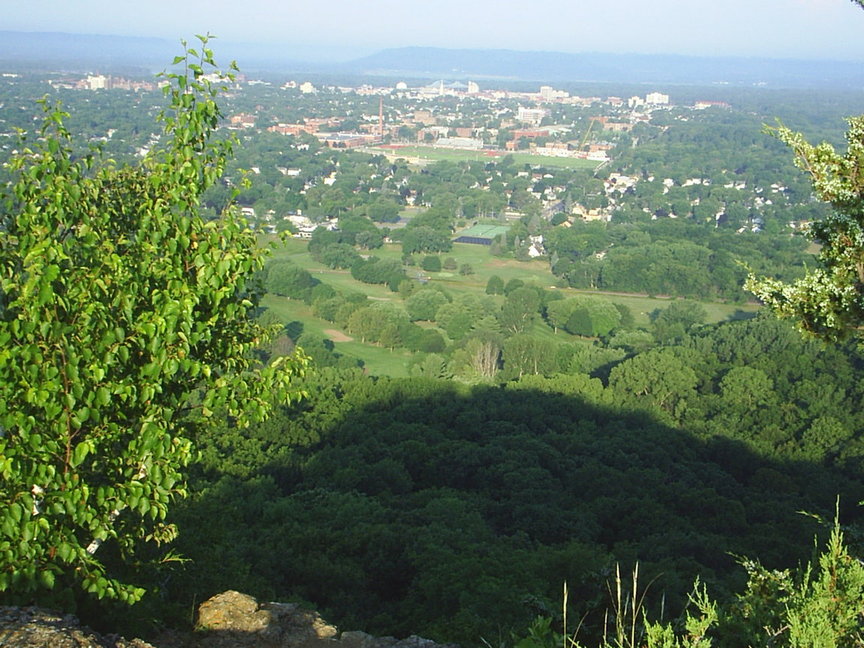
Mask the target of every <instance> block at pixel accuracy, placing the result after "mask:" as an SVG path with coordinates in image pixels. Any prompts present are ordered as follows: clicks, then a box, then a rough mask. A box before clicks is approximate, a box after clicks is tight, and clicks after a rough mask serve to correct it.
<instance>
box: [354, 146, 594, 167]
mask: <svg viewBox="0 0 864 648" xmlns="http://www.w3.org/2000/svg"><path fill="white" fill-rule="evenodd" d="M364 150H365V151H367V152H369V153H373V154H379V155H386V156H387V157H388V158H392V159H396V158H405V159H407V160H408V161H409V162H413V161H414V160H415V159H416V160H418V161H419V160H424V161H427V162H439V161H441V160H449V161H452V162H459V161H461V160H476V161H485V162H495V161H496V160H497V161H500V160H501V159H502V158H503V157H504V156H505V155H510V156H511V157H512V158H513V161H514V162H515V163H516V164H520V165H521V164H528V165H531V166H549V167H560V168H563V169H594V168H596V167H597V166H598V165H599V164H601V163H600V162H597V161H596V160H583V159H581V158H567V157H551V156H548V155H532V154H531V153H526V152H524V151H519V152H516V153H506V152H504V151H485V150H480V151H478V150H474V149H451V148H439V147H436V146H400V147H392V148H383V147H374V148H368V149H364Z"/></svg>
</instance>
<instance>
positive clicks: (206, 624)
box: [0, 591, 458, 648]
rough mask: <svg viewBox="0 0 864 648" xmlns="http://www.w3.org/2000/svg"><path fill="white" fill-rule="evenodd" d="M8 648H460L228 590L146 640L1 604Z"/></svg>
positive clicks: (0, 642)
mask: <svg viewBox="0 0 864 648" xmlns="http://www.w3.org/2000/svg"><path fill="white" fill-rule="evenodd" d="M0 646H2V647H3V648H458V647H457V646H455V645H454V644H444V645H442V644H436V643H435V642H434V641H431V640H429V639H423V638H421V637H416V636H412V637H408V638H407V639H396V638H394V637H373V636H371V635H368V634H366V633H365V632H357V631H352V632H341V633H340V632H339V631H338V630H337V629H336V627H335V626H332V625H330V624H329V623H327V622H326V621H324V619H322V618H321V616H320V615H319V614H318V613H317V612H315V611H313V610H307V609H304V608H301V607H300V606H299V605H295V604H292V603H259V602H258V601H256V600H255V599H254V598H252V597H251V596H248V595H247V594H241V593H240V592H233V591H229V592H224V593H222V594H219V595H217V596H214V597H213V598H211V599H209V600H207V601H205V602H204V603H202V604H201V606H200V607H199V608H198V628H197V629H196V630H195V632H191V633H179V632H170V633H166V634H165V635H163V636H162V637H160V638H158V639H155V640H154V641H153V643H147V642H144V641H141V640H140V639H131V640H129V639H124V638H122V637H117V636H113V635H99V634H97V633H95V632H93V631H92V630H90V629H89V628H87V627H86V626H82V625H81V624H80V623H79V621H78V619H76V618H75V617H74V616H71V615H62V614H58V613H55V612H51V611H49V610H44V609H41V608H13V607H0Z"/></svg>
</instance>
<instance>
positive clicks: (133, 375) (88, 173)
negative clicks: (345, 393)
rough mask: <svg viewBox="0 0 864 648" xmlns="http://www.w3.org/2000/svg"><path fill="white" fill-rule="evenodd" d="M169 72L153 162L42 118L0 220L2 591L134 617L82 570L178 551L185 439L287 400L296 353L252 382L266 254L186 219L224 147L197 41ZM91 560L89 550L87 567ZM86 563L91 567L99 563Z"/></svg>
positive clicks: (99, 579)
mask: <svg viewBox="0 0 864 648" xmlns="http://www.w3.org/2000/svg"><path fill="white" fill-rule="evenodd" d="M201 40H202V49H201V51H200V53H199V52H197V51H195V50H192V49H189V50H187V51H186V55H185V56H181V57H177V59H176V60H175V64H177V63H183V64H184V65H185V69H184V70H183V71H182V72H180V73H176V74H175V73H171V74H167V75H166V76H167V78H168V80H169V81H170V82H171V83H170V84H169V85H167V86H166V94H167V95H168V97H169V99H170V102H171V104H170V109H169V110H168V111H166V112H165V113H164V114H163V115H162V121H163V124H164V130H165V133H164V137H163V139H164V140H166V141H165V144H164V146H163V147H162V148H161V149H159V150H158V151H155V152H153V153H152V154H150V155H148V156H147V157H146V158H145V159H144V160H143V161H142V162H141V163H140V164H139V165H137V166H120V167H118V166H115V165H114V164H112V163H111V162H110V161H102V160H99V159H98V156H96V155H95V154H89V155H86V156H78V155H76V154H75V153H74V152H73V147H72V142H71V138H70V135H69V133H68V131H67V130H66V129H65V128H64V126H63V118H64V116H65V115H64V113H62V112H61V111H60V110H59V109H58V108H54V107H52V106H50V105H48V104H47V103H46V104H45V105H44V108H45V122H44V125H43V127H42V130H41V132H40V133H39V136H38V137H36V138H33V139H32V140H31V141H27V142H24V143H22V150H21V152H20V153H19V154H18V155H17V156H16V157H14V158H13V160H12V162H11V168H12V172H13V174H14V177H15V180H14V184H12V185H11V186H9V187H7V188H5V189H3V193H2V198H3V201H2V207H0V209H2V211H0V592H7V593H11V594H12V595H15V596H16V597H17V599H18V600H28V599H32V598H34V597H36V596H37V595H38V592H39V590H44V589H52V588H55V587H57V588H60V587H68V586H74V587H76V588H82V589H83V590H84V591H86V592H88V593H91V594H93V595H95V596H97V597H99V598H102V597H109V598H117V599H120V600H122V601H126V602H134V601H135V600H137V599H138V598H140V596H141V595H142V590H141V589H139V588H136V587H133V586H131V585H129V584H127V583H124V582H121V581H120V580H119V579H118V578H116V577H114V576H112V574H111V573H109V570H108V569H107V568H106V566H105V563H104V562H103V561H101V560H100V558H99V557H97V555H96V551H97V550H98V549H99V547H100V545H101V544H102V543H103V542H106V541H111V544H112V545H113V547H112V549H111V550H109V555H116V554H117V553H118V552H119V554H120V555H121V556H123V555H129V554H131V553H132V552H133V551H134V550H135V549H136V547H137V546H138V545H139V544H140V543H142V542H156V543H163V542H166V541H170V540H172V539H173V537H174V536H175V529H174V527H173V526H172V525H169V524H166V523H165V518H166V513H167V510H168V505H169V502H170V501H171V500H172V499H173V498H175V497H179V496H184V495H185V494H186V484H185V479H184V477H185V473H184V468H185V467H186V466H187V464H188V463H189V462H190V461H191V460H192V458H193V456H194V451H193V444H192V441H193V436H194V431H195V430H196V429H199V428H201V427H202V426H206V425H207V424H209V421H211V420H213V419H214V418H216V417H217V416H218V417H231V418H232V420H235V421H236V422H237V423H238V424H239V425H241V426H242V425H244V424H246V423H248V422H249V421H252V420H260V419H262V418H264V417H265V416H266V415H267V413H268V412H269V410H270V407H271V404H270V403H271V401H272V400H273V399H274V398H275V399H276V400H279V401H282V402H285V401H286V400H289V396H290V394H291V392H290V390H289V382H290V379H291V378H292V376H294V375H296V374H297V373H298V371H299V370H300V369H302V360H300V359H298V358H297V357H294V358H288V359H286V358H282V359H280V360H277V361H276V362H275V363H273V364H272V365H271V366H268V367H266V368H265V367H261V366H259V365H258V364H257V362H256V360H255V359H254V357H253V355H252V353H251V352H252V350H253V348H255V347H256V346H257V345H259V344H260V343H261V342H262V341H263V340H264V339H265V338H266V337H267V334H268V332H267V331H266V330H265V329H263V328H262V327H260V326H259V325H257V324H256V323H254V321H253V320H251V319H250V318H249V317H248V316H249V314H250V313H251V312H252V310H253V309H254V308H255V306H256V302H257V294H256V292H255V290H254V289H253V287H251V286H249V285H248V284H247V277H249V276H250V275H251V274H252V273H254V272H255V271H256V270H258V269H260V268H261V267H262V264H263V256H264V255H263V252H262V250H260V249H259V248H258V247H257V245H256V240H255V237H254V235H253V234H252V233H251V232H250V231H249V230H248V228H247V227H246V226H245V223H244V222H243V221H242V220H241V219H240V218H238V217H237V216H235V214H234V213H233V212H231V211H227V212H226V213H225V214H223V216H222V217H221V218H220V219H218V220H215V221H210V222H205V221H204V220H202V218H201V217H200V216H198V206H199V199H200V196H201V193H202V192H203V191H204V189H206V188H207V187H208V186H209V185H211V184H212V183H213V182H214V181H215V180H216V179H217V178H218V177H219V176H220V174H221V172H222V170H223V169H224V166H225V161H226V159H227V156H228V155H229V154H230V152H231V143H230V142H229V141H214V140H213V139H212V138H211V133H212V132H213V130H214V128H215V127H216V124H217V121H218V119H219V117H220V113H219V109H218V107H217V105H216V103H215V100H214V97H215V95H216V88H215V87H213V86H211V85H210V83H209V82H208V81H206V78H205V72H206V71H208V68H215V63H214V62H213V57H212V53H211V52H210V50H209V49H208V48H207V39H206V38H202V39H201ZM102 553H105V551H103V552H102ZM100 555H101V554H100Z"/></svg>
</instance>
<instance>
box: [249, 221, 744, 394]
mask: <svg viewBox="0 0 864 648" xmlns="http://www.w3.org/2000/svg"><path fill="white" fill-rule="evenodd" d="M477 227H478V228H479V227H483V228H490V227H491V228H494V227H496V226H494V225H481V226H477ZM473 229H474V228H472V229H471V230H466V231H473ZM478 231H479V230H478ZM487 233H488V232H487ZM373 254H374V255H375V256H377V257H380V258H385V259H401V258H402V248H401V246H400V245H399V244H395V243H392V244H387V245H384V246H383V247H381V248H379V249H377V250H374V251H373ZM423 256H424V255H415V258H416V260H417V261H418V263H419V260H420V259H421V258H422V257H423ZM439 256H440V257H441V259H442V261H443V260H444V259H447V258H452V259H454V260H455V261H456V264H457V265H458V266H461V265H463V264H468V265H470V266H471V269H472V270H473V274H468V275H463V274H460V273H458V272H451V271H444V272H423V271H422V270H420V268H419V265H418V266H413V267H407V268H406V272H407V274H408V276H409V277H413V276H423V277H424V279H425V281H426V282H427V284H428V285H433V286H436V285H437V286H440V287H441V288H443V289H445V290H446V291H447V292H448V293H449V294H450V295H452V296H457V295H459V294H465V293H468V294H473V295H475V296H478V297H480V296H485V295H486V284H487V283H488V281H489V278H490V277H492V276H498V277H500V278H501V279H502V280H503V281H504V282H505V283H507V282H508V281H510V280H511V279H519V280H521V281H524V282H526V283H535V284H537V285H539V286H542V287H543V288H546V289H555V290H559V291H560V292H561V293H562V294H563V295H564V296H565V297H574V296H576V295H579V294H593V295H597V296H600V297H604V298H606V299H608V300H609V301H611V302H613V303H617V304H622V305H624V306H627V307H628V308H629V309H630V311H631V313H632V314H633V318H634V321H635V325H636V326H637V327H640V328H645V329H649V328H650V326H651V314H652V313H653V312H654V311H656V310H658V309H663V308H666V307H667V306H668V305H669V304H670V303H671V301H672V300H671V299H669V298H665V299H664V298H658V297H649V296H647V295H634V294H609V293H602V292H595V291H582V290H575V289H573V288H567V287H560V286H559V285H558V282H559V279H558V278H557V277H555V276H554V275H553V274H552V273H551V272H550V270H549V263H548V261H546V260H534V261H517V260H516V259H513V258H507V257H497V256H493V255H492V254H490V251H489V247H488V246H486V245H472V244H468V243H454V244H453V248H452V249H451V250H450V252H445V253H443V254H441V255H439ZM273 258H275V259H287V260H291V261H292V262H294V263H296V264H297V265H299V266H301V267H303V268H305V269H306V270H308V271H309V272H310V273H311V274H312V275H313V276H314V277H315V278H317V279H318V280H320V281H322V282H324V283H326V284H329V285H330V286H332V287H333V288H335V289H337V290H339V291H345V292H355V293H363V294H365V295H367V297H369V299H371V300H373V301H378V302H380V301H387V302H391V303H392V304H394V305H397V306H400V305H402V303H403V302H402V299H401V297H400V296H399V294H398V293H394V292H392V291H390V290H389V288H387V287H386V286H383V285H373V284H364V283H361V282H359V281H356V280H355V279H353V278H352V277H351V273H350V272H349V271H348V270H333V269H331V268H328V267H327V266H325V265H323V264H321V263H318V262H317V261H315V260H314V259H312V257H311V256H310V255H309V252H308V250H307V242H306V241H304V240H300V239H288V240H286V241H285V242H284V243H283V242H280V243H277V244H276V246H275V247H274V248H273ZM494 299H495V300H496V301H501V302H503V297H501V296H495V297H494ZM701 303H702V305H703V306H704V307H705V310H706V312H707V314H708V318H707V321H708V322H709V323H714V322H721V321H724V320H727V319H737V318H740V317H743V316H747V315H749V314H752V313H754V312H756V311H757V310H759V306H758V305H756V304H744V305H741V304H724V303H715V302H701ZM264 306H266V307H268V308H270V309H271V310H272V312H273V313H274V314H276V315H277V316H278V317H279V319H281V320H282V321H283V322H285V323H286V324H287V323H289V322H299V323H301V324H302V326H303V330H304V331H306V332H309V333H314V334H315V335H318V336H320V337H322V338H327V339H329V340H332V341H333V342H334V344H335V350H336V351H337V352H338V353H340V354H343V355H345V356H349V357H352V358H357V359H360V360H362V361H363V363H364V366H365V369H366V371H367V372H369V373H370V374H373V375H386V376H394V377H398V376H407V375H408V374H409V371H410V366H411V364H413V363H414V362H415V361H416V360H417V359H418V357H419V356H422V354H419V353H417V354H415V353H412V352H410V351H406V350H405V349H394V350H390V349H386V348H383V347H380V346H375V345H371V344H364V343H362V342H360V341H359V340H356V339H352V336H350V335H347V334H346V332H345V331H342V330H340V329H338V327H336V326H335V325H334V324H333V323H332V322H327V321H325V320H322V319H320V318H318V317H315V316H314V315H313V314H312V309H311V308H310V307H309V306H308V305H306V304H304V303H303V302H301V301H297V300H290V299H287V298H285V297H277V296H275V295H267V296H266V298H265V300H264ZM421 324H422V323H421ZM534 334H535V335H539V336H541V337H547V338H550V339H554V340H557V341H561V342H563V341H565V340H570V341H572V342H574V343H580V344H591V341H590V340H587V339H582V338H578V337H573V336H571V335H569V334H566V333H564V332H563V331H559V332H558V333H557V334H556V333H553V332H552V330H551V329H550V328H549V327H548V325H546V324H545V323H541V322H538V323H536V324H535V327H534Z"/></svg>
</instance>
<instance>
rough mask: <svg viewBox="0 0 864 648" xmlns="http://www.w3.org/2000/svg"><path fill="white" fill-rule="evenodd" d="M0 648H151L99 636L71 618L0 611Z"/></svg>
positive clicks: (28, 609) (34, 610)
mask: <svg viewBox="0 0 864 648" xmlns="http://www.w3.org/2000/svg"><path fill="white" fill-rule="evenodd" d="M0 646H3V648H154V647H153V646H152V645H150V644H149V643H146V642H144V641H141V640H140V639H132V640H126V639H123V638H122V637H117V636H113V635H107V636H103V635H99V634H97V633H95V632H93V631H92V630H90V629H89V628H87V627H86V626H82V625H81V624H80V622H79V621H78V619H77V618H75V617H74V616H72V615H71V614H66V615H64V614H57V613H56V612H51V611H49V610H43V609H42V608H35V607H26V608H16V607H0Z"/></svg>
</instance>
